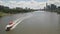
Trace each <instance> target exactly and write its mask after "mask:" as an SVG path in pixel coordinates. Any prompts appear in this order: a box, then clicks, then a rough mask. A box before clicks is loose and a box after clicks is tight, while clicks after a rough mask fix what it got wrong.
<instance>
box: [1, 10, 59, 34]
mask: <svg viewBox="0 0 60 34" xmlns="http://www.w3.org/2000/svg"><path fill="white" fill-rule="evenodd" d="M30 14H31V15H33V16H32V17H31V18H28V19H25V20H23V21H22V22H21V23H20V24H19V25H18V26H17V27H16V28H15V29H14V30H12V31H9V32H6V31H5V30H4V28H5V26H6V25H7V24H8V22H9V20H15V19H17V18H19V17H25V16H27V15H30ZM59 20H60V15H58V14H56V13H50V12H42V11H41V12H40V11H38V12H33V13H26V14H16V15H13V16H7V17H3V18H1V19H0V22H1V28H0V30H1V31H0V33H1V34H60V21H59Z"/></svg>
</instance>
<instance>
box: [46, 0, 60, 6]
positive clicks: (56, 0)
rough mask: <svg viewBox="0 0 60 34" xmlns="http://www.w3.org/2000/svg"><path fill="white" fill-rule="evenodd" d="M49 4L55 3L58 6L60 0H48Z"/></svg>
mask: <svg viewBox="0 0 60 34" xmlns="http://www.w3.org/2000/svg"><path fill="white" fill-rule="evenodd" d="M47 2H48V3H49V4H56V5H57V6H60V0H48V1H47Z"/></svg>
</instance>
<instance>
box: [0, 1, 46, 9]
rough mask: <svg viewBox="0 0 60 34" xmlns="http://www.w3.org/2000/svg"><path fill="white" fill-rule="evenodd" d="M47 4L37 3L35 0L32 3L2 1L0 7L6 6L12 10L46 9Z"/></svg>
mask: <svg viewBox="0 0 60 34" xmlns="http://www.w3.org/2000/svg"><path fill="white" fill-rule="evenodd" d="M45 4H46V2H37V1H35V0H31V1H18V2H17V1H13V0H11V1H8V2H4V1H0V5H4V6H8V7H10V8H14V7H22V8H25V7H28V8H33V9H39V8H44V6H45Z"/></svg>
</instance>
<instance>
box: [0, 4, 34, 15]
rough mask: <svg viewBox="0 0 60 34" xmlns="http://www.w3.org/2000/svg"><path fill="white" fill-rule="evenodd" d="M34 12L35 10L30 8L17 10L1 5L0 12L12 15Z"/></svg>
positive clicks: (18, 8)
mask: <svg viewBox="0 0 60 34" xmlns="http://www.w3.org/2000/svg"><path fill="white" fill-rule="evenodd" d="M32 11H34V9H30V8H27V7H26V8H25V9H23V8H20V7H16V8H9V7H7V6H2V5H0V12H4V13H10V14H16V13H26V12H32Z"/></svg>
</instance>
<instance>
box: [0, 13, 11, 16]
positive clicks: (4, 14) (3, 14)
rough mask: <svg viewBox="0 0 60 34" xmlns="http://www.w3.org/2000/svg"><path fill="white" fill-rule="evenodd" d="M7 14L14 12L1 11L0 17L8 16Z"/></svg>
mask: <svg viewBox="0 0 60 34" xmlns="http://www.w3.org/2000/svg"><path fill="white" fill-rule="evenodd" d="M7 15H12V14H8V13H3V12H0V17H3V16H7Z"/></svg>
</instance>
